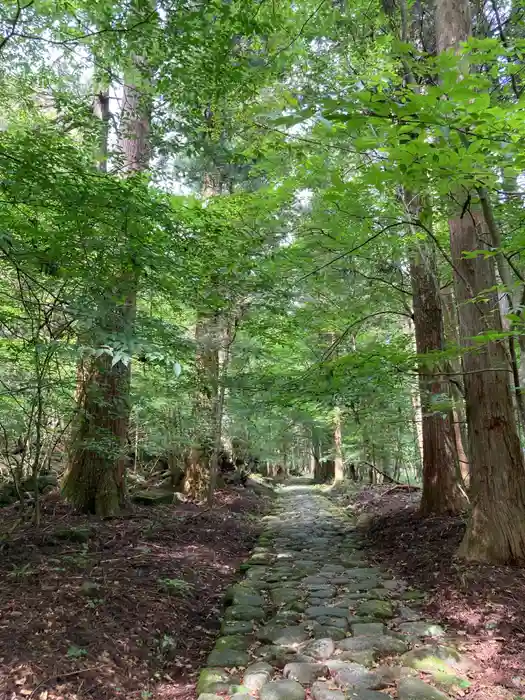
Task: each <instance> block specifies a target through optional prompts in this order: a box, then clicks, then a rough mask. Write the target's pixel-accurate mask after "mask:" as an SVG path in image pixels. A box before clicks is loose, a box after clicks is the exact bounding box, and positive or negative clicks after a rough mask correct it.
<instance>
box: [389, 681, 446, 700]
mask: <svg viewBox="0 0 525 700" xmlns="http://www.w3.org/2000/svg"><path fill="white" fill-rule="evenodd" d="M397 692H398V698H399V700H448V695H445V693H442V692H441V691H440V690H437V688H433V687H432V686H431V685H428V683H425V682H424V681H422V680H421V679H419V678H402V679H401V680H400V681H399V684H398V686H397Z"/></svg>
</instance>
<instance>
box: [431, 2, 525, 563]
mask: <svg viewBox="0 0 525 700" xmlns="http://www.w3.org/2000/svg"><path fill="white" fill-rule="evenodd" d="M436 29H437V45H438V49H439V50H440V51H445V50H447V49H450V48H454V49H455V48H457V47H458V45H459V43H460V42H462V41H465V40H466V39H468V37H469V35H470V8H469V3H468V0H438V2H437V6H436ZM456 206H457V205H456ZM449 228H450V240H451V249H452V260H453V263H454V280H455V285H456V298H457V301H458V304H459V318H460V334H461V341H462V343H463V344H464V345H465V347H467V348H472V350H471V351H469V352H466V353H465V355H464V361H463V365H464V370H465V398H466V410H467V422H468V432H469V455H470V460H471V502H472V511H471V515H470V519H469V522H468V524H467V530H466V532H465V536H464V538H463V541H462V543H461V546H460V550H459V554H460V556H462V557H464V558H465V559H468V560H471V561H480V562H486V563H490V564H511V563H518V562H520V563H523V562H525V467H524V464H523V458H522V453H521V447H520V442H519V438H518V433H517V428H516V420H515V415H514V410H513V405H512V397H511V392H510V389H509V381H508V372H509V365H508V362H507V355H506V352H505V348H504V344H503V343H502V341H500V340H492V341H489V342H487V341H486V340H484V341H483V343H482V344H476V341H475V338H476V336H479V335H481V334H486V333H487V332H490V331H491V330H493V331H496V332H497V331H501V329H502V323H501V316H500V311H499V305H498V298H497V294H496V293H495V292H494V291H491V292H488V291H487V290H493V289H494V288H495V285H496V274H495V268H494V260H493V258H492V257H487V258H485V257H484V256H483V255H478V256H476V258H473V259H467V258H465V257H464V255H463V252H464V251H475V250H482V249H483V248H484V247H485V242H484V241H485V240H486V239H487V237H488V231H487V225H486V222H485V220H484V218H483V216H482V215H481V214H480V213H478V212H474V213H470V212H466V213H465V214H464V215H463V214H462V215H456V216H453V217H452V218H451V219H450V220H449ZM482 299H483V300H482Z"/></svg>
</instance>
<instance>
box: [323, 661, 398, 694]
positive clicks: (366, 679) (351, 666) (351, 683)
mask: <svg viewBox="0 0 525 700" xmlns="http://www.w3.org/2000/svg"><path fill="white" fill-rule="evenodd" d="M333 678H334V680H335V682H336V683H337V685H338V686H339V687H340V688H342V689H343V690H345V689H348V688H354V687H356V688H367V689H369V690H379V689H380V688H384V687H386V686H385V684H384V683H383V682H382V681H381V678H380V677H379V676H378V675H377V674H376V673H374V672H372V671H369V670H368V669H367V668H366V666H362V665H361V664H356V663H345V664H342V665H341V666H340V667H339V668H334V670H333Z"/></svg>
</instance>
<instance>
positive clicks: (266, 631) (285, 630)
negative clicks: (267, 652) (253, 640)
mask: <svg viewBox="0 0 525 700" xmlns="http://www.w3.org/2000/svg"><path fill="white" fill-rule="evenodd" d="M257 637H258V639H260V640H261V641H262V642H272V643H273V644H275V645H277V646H282V647H286V646H297V645H298V644H301V643H302V642H304V641H306V640H307V639H308V633H307V632H306V630H305V629H304V627H302V626H300V625H296V626H292V627H277V626H275V625H266V626H265V627H262V628H261V629H260V630H259V631H258V632H257Z"/></svg>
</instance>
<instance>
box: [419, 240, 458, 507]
mask: <svg viewBox="0 0 525 700" xmlns="http://www.w3.org/2000/svg"><path fill="white" fill-rule="evenodd" d="M410 274H411V278H412V291H413V308H414V327H415V332H416V348H417V352H418V355H419V356H420V358H421V359H420V362H419V370H418V373H419V388H420V395H421V405H422V429H423V491H422V496H421V505H420V509H421V512H422V513H423V515H431V514H441V513H457V512H459V511H460V510H462V508H463V507H464V505H465V500H464V496H463V494H462V493H461V490H460V488H459V486H458V482H457V473H458V471H459V462H458V454H457V451H456V436H455V432H454V420H453V414H452V408H451V406H447V405H445V406H443V405H442V406H440V405H439V404H443V403H444V402H445V404H446V403H449V402H450V396H449V387H448V382H446V381H445V380H443V379H442V378H441V377H439V367H438V366H436V364H435V363H434V362H432V361H431V362H430V364H427V363H426V362H425V359H424V355H426V354H428V353H432V352H439V351H441V350H443V349H444V345H445V344H444V328H443V310H442V307H441V299H440V296H439V286H438V284H437V270H436V266H435V261H434V257H433V251H432V250H431V249H430V247H429V246H428V245H422V246H420V247H419V250H418V252H417V253H416V254H415V255H414V256H413V258H412V261H411V264H410ZM436 404H437V405H436Z"/></svg>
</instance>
